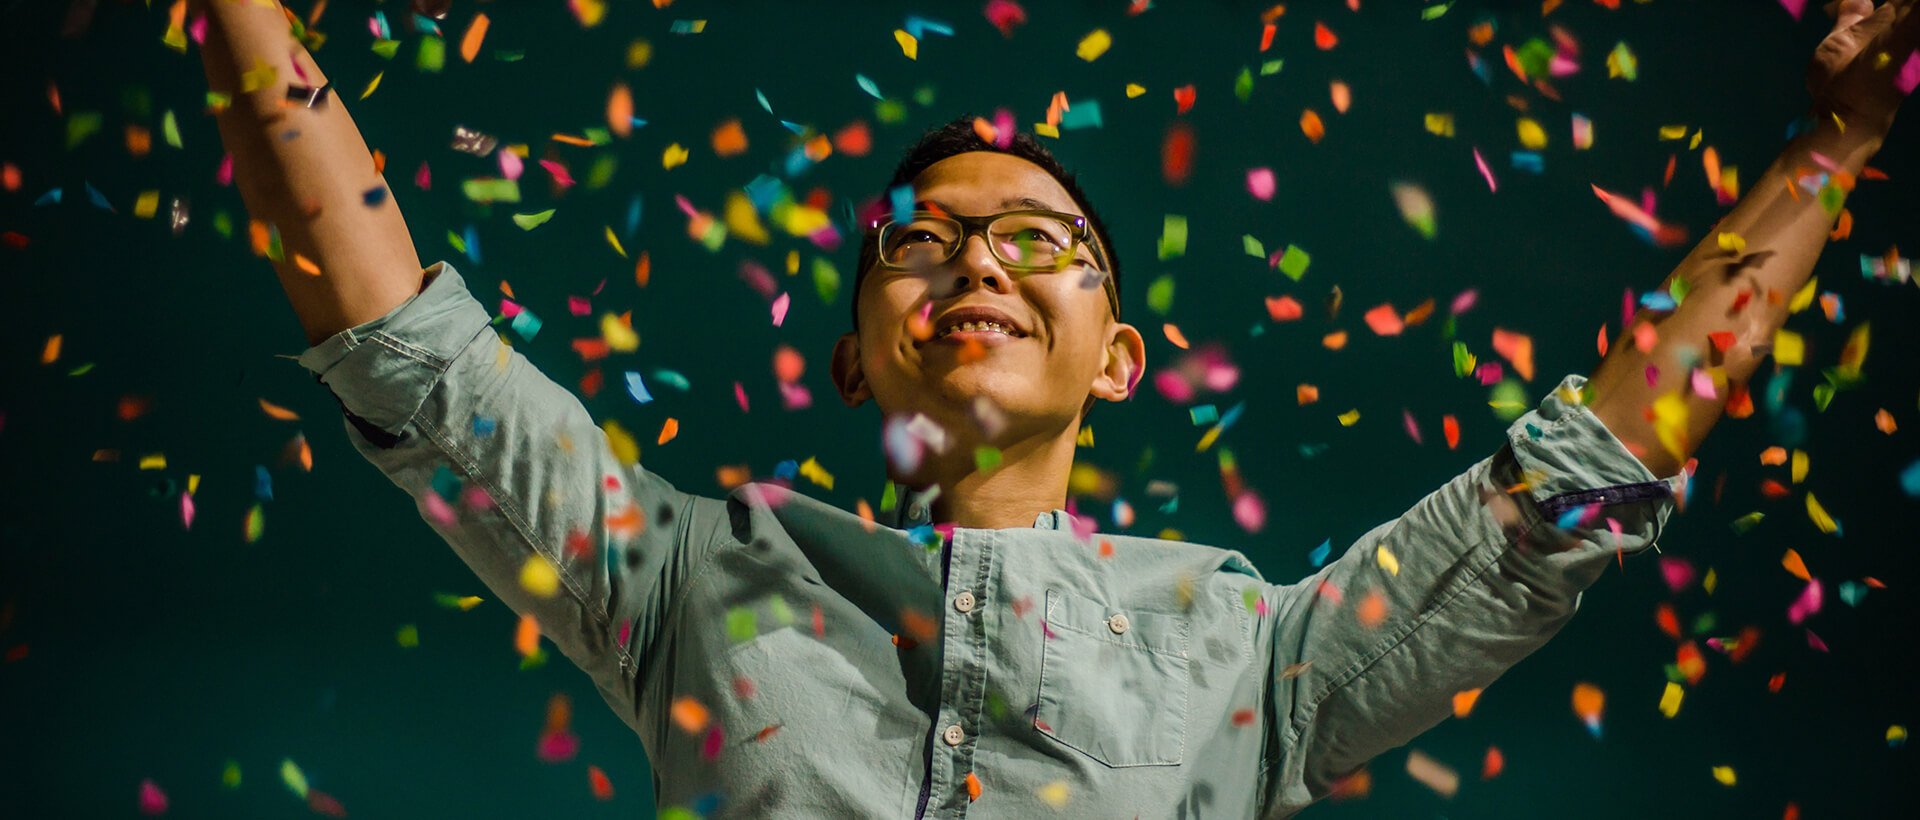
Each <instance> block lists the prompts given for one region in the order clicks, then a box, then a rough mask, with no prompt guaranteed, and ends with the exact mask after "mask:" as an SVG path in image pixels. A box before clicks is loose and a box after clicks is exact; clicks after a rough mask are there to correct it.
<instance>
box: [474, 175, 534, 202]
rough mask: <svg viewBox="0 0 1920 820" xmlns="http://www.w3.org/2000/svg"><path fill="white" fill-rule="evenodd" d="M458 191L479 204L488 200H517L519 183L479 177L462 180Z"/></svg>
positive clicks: (518, 198) (518, 197)
mask: <svg viewBox="0 0 1920 820" xmlns="http://www.w3.org/2000/svg"><path fill="white" fill-rule="evenodd" d="M460 193H462V194H464V195H466V197H467V199H468V200H470V201H472V202H475V203H479V204H481V205H485V204H487V203H489V202H509V203H511V202H519V201H520V183H519V182H516V181H514V180H511V179H492V178H488V177H480V178H476V179H469V180H464V181H462V182H461V183H460Z"/></svg>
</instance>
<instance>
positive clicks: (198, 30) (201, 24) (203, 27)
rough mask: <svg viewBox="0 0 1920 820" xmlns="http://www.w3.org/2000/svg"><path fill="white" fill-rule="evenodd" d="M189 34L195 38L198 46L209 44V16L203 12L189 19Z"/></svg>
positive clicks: (194, 41) (195, 43) (194, 42)
mask: <svg viewBox="0 0 1920 820" xmlns="http://www.w3.org/2000/svg"><path fill="white" fill-rule="evenodd" d="M187 34H188V36H191V37H192V38H193V44H194V45H196V46H201V45H206V44H207V16H206V15H204V14H202V15H200V16H198V17H195V18H193V19H192V20H189V21H187Z"/></svg>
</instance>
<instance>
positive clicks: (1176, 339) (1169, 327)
mask: <svg viewBox="0 0 1920 820" xmlns="http://www.w3.org/2000/svg"><path fill="white" fill-rule="evenodd" d="M1160 331H1161V332H1163V333H1165V334H1167V341H1169V342H1172V343H1173V346H1174V347H1177V348H1180V349H1181V350H1186V349H1187V336H1186V334H1184V333H1181V332H1180V328H1179V327H1177V326H1175V325H1174V324H1173V323H1172V322H1168V323H1166V324H1164V325H1161V326H1160Z"/></svg>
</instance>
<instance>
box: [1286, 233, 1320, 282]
mask: <svg viewBox="0 0 1920 820" xmlns="http://www.w3.org/2000/svg"><path fill="white" fill-rule="evenodd" d="M1312 263H1313V257H1312V256H1309V255H1308V254H1307V252H1306V251H1305V250H1302V249H1301V248H1300V246H1299V245H1295V244H1293V243H1291V242H1289V243H1287V249H1286V250H1284V251H1281V252H1280V272H1281V273H1284V274H1286V275H1287V278H1289V279H1292V280H1293V281H1295V282H1298V281H1300V277H1302V276H1306V275H1307V265H1310V264H1312Z"/></svg>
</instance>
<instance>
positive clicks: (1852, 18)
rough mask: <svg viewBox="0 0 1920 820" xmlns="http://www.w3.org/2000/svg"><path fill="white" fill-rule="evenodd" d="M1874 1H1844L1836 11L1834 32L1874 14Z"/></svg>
mask: <svg viewBox="0 0 1920 820" xmlns="http://www.w3.org/2000/svg"><path fill="white" fill-rule="evenodd" d="M1873 11H1874V9H1873V0H1842V2H1841V3H1840V5H1839V7H1838V8H1837V9H1836V10H1835V19H1834V22H1833V30H1834V31H1840V30H1842V29H1846V28H1849V27H1851V26H1852V25H1853V24H1854V23H1858V22H1860V21H1861V20H1864V19H1866V18H1867V17H1868V16H1870V15H1872V14H1873Z"/></svg>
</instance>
